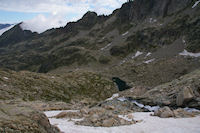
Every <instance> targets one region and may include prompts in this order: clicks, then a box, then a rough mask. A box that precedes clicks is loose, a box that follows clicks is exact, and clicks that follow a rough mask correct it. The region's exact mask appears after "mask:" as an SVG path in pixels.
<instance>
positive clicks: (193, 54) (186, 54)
mask: <svg viewBox="0 0 200 133" xmlns="http://www.w3.org/2000/svg"><path fill="white" fill-rule="evenodd" d="M179 55H183V56H191V57H200V53H191V52H188V51H187V50H185V49H184V51H183V52H181V53H179Z"/></svg>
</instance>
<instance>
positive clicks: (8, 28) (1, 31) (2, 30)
mask: <svg viewBox="0 0 200 133" xmlns="http://www.w3.org/2000/svg"><path fill="white" fill-rule="evenodd" d="M14 26H15V25H11V26H9V27H6V28H4V29H1V30H0V36H1V35H2V34H3V33H4V32H6V31H8V30H10V29H11V28H13V27H14Z"/></svg>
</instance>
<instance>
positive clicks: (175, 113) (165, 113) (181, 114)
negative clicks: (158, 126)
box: [154, 106, 200, 118]
mask: <svg viewBox="0 0 200 133" xmlns="http://www.w3.org/2000/svg"><path fill="white" fill-rule="evenodd" d="M199 114H200V112H199V111H185V110H184V109H182V108H178V109H174V110H173V109H170V108H169V107H167V106H165V107H163V108H160V109H158V110H157V111H155V112H154V116H159V117H160V118H169V117H175V118H188V117H195V116H196V115H199Z"/></svg>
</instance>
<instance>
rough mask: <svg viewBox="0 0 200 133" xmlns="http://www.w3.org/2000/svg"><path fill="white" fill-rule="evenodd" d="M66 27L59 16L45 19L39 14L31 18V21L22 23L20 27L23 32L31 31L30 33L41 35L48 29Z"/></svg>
mask: <svg viewBox="0 0 200 133" xmlns="http://www.w3.org/2000/svg"><path fill="white" fill-rule="evenodd" d="M64 25H66V22H65V21H62V18H60V17H59V16H54V15H53V16H50V17H45V16H44V15H42V14H40V15H38V16H36V17H35V18H33V19H32V20H28V21H25V22H23V23H22V24H21V25H20V26H21V28H22V29H23V30H31V31H32V32H38V33H42V32H44V31H46V30H47V29H50V28H53V27H54V28H57V27H62V26H64Z"/></svg>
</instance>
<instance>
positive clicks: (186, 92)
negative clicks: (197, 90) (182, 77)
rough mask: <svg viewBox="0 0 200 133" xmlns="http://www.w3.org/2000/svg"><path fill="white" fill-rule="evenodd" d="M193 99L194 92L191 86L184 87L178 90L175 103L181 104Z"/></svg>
mask: <svg viewBox="0 0 200 133" xmlns="http://www.w3.org/2000/svg"><path fill="white" fill-rule="evenodd" d="M192 99H194V93H193V90H192V88H191V87H185V88H183V90H182V91H181V92H179V94H178V96H177V98H176V105H177V106H183V105H184V104H186V103H188V102H190V101H191V100H192Z"/></svg>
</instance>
